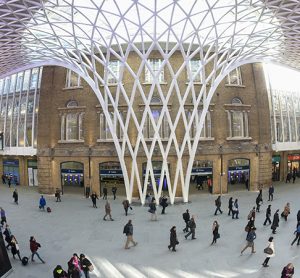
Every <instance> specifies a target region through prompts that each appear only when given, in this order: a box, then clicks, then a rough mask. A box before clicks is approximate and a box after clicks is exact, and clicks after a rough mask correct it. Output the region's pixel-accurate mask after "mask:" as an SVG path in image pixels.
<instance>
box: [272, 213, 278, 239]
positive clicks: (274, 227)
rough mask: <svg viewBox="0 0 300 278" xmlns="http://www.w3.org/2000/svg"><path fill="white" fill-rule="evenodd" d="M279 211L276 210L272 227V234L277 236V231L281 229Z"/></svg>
mask: <svg viewBox="0 0 300 278" xmlns="http://www.w3.org/2000/svg"><path fill="white" fill-rule="evenodd" d="M278 212H279V209H278V210H276V212H275V213H274V216H273V222H272V225H271V230H272V234H276V229H277V228H278V227H279V214H278Z"/></svg>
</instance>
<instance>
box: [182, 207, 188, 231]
mask: <svg viewBox="0 0 300 278" xmlns="http://www.w3.org/2000/svg"><path fill="white" fill-rule="evenodd" d="M182 218H183V220H184V222H185V228H184V229H183V232H185V233H187V232H188V231H189V221H190V213H189V210H188V209H187V210H186V212H184V213H183V214H182Z"/></svg>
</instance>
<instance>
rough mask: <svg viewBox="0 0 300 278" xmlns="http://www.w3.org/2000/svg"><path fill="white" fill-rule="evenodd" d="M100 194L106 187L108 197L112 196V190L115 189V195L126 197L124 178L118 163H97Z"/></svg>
mask: <svg viewBox="0 0 300 278" xmlns="http://www.w3.org/2000/svg"><path fill="white" fill-rule="evenodd" d="M99 180H100V194H101V195H102V193H103V188H104V187H106V188H107V191H108V195H111V194H112V188H113V187H116V188H117V195H121V196H126V190H125V186H124V176H123V172H122V167H121V164H120V163H119V162H115V161H109V162H102V163H99Z"/></svg>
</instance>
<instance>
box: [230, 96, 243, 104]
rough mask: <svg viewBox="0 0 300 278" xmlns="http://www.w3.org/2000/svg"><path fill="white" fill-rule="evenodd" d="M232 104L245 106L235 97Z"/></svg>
mask: <svg viewBox="0 0 300 278" xmlns="http://www.w3.org/2000/svg"><path fill="white" fill-rule="evenodd" d="M231 104H243V103H242V101H241V100H240V99H239V98H238V97H234V98H233V99H232V101H231Z"/></svg>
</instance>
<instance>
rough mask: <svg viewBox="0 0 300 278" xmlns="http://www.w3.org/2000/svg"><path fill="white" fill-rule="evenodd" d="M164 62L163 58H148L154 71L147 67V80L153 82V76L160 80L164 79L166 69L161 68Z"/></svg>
mask: <svg viewBox="0 0 300 278" xmlns="http://www.w3.org/2000/svg"><path fill="white" fill-rule="evenodd" d="M161 64H162V60H161V59H148V66H149V67H150V69H151V71H152V73H151V72H150V70H149V68H148V67H147V66H146V67H145V82H147V83H151V82H153V77H157V78H158V82H163V81H164V70H163V69H160V67H161Z"/></svg>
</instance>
